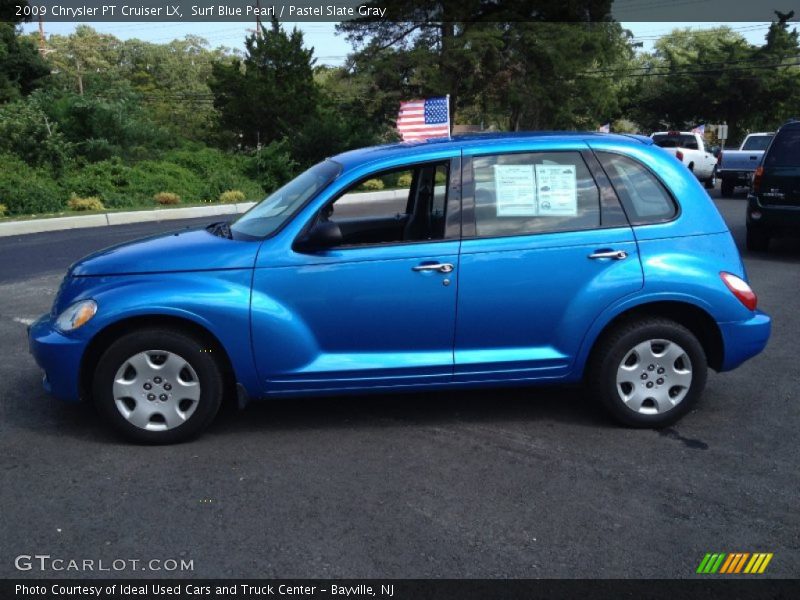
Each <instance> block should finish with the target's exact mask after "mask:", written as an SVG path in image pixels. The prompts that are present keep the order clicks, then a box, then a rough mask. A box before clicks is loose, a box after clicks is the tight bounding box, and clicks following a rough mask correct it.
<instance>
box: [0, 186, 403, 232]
mask: <svg viewBox="0 0 800 600" xmlns="http://www.w3.org/2000/svg"><path fill="white" fill-rule="evenodd" d="M348 196H352V197H348V198H347V201H348V204H358V203H361V202H374V201H387V200H389V201H391V200H396V199H398V198H405V197H407V196H408V191H407V190H385V191H375V192H359V193H354V194H348ZM255 205H256V202H238V203H236V204H215V205H212V206H190V207H189V208H157V209H155V210H132V211H126V212H110V213H102V214H99V215H83V216H74V217H53V218H51V219H30V220H28V221H9V222H8V223H0V237H8V236H11V235H26V234H29V233H45V232H48V231H63V230H65V229H84V228H87V227H108V226H109V225H128V224H130V223H146V222H149V221H170V220H174V219H193V218H196V217H213V216H217V215H233V214H240V213H243V212H245V211H247V210H250V208H251V207H253V206H255Z"/></svg>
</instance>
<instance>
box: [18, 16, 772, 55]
mask: <svg viewBox="0 0 800 600" xmlns="http://www.w3.org/2000/svg"><path fill="white" fill-rule="evenodd" d="M76 25H77V23H57V22H53V23H45V33H46V34H48V35H50V34H62V35H65V34H68V33H70V32H71V31H72V30H73V29H75V27H76ZM88 25H90V26H91V27H93V28H94V29H96V30H97V31H100V32H101V33H110V34H112V35H114V36H116V37H118V38H120V39H129V38H139V39H141V40H144V41H148V42H156V43H166V42H169V41H171V40H174V39H182V38H183V37H184V36H186V35H189V34H194V35H199V36H201V37H203V38H205V39H206V40H208V42H209V44H210V45H211V46H212V47H217V46H227V47H229V48H237V49H243V48H244V38H245V36H247V35H248V34H249V33H251V31H250V30H251V29H252V27H253V24H252V23H230V22H228V23H225V22H219V23H163V22H156V23H152V22H150V23H132V22H124V23H105V22H101V23H88ZM283 25H284V26H285V27H287V28H289V29H291V28H292V27H294V26H297V27H298V28H299V29H301V30H302V31H303V34H304V36H303V37H304V40H305V43H306V46H311V47H313V48H314V56H315V57H316V58H317V64H320V65H340V64H342V63H343V62H344V60H345V58H346V56H347V54H348V53H349V52H350V51H351V47H350V44H349V43H348V42H347V40H346V39H345V38H344V36H342V35H336V31H335V27H336V23H291V22H285V23H283ZM720 25H728V26H729V27H731V29H734V30H735V31H738V32H739V33H741V34H742V35H743V36H744V37H745V38H746V39H747V40H748V41H749V42H750V43H752V44H757V45H762V44H763V43H764V36H765V35H766V33H767V29H768V28H769V25H770V24H769V23H754V22H737V23H664V22H655V23H648V22H627V23H622V26H623V27H625V28H626V29H629V30H630V31H631V32H632V33H633V35H634V41H636V42H641V43H642V49H643V50H651V49H652V47H653V44H654V43H655V41H656V40H657V39H658V38H659V37H660V36H662V35H664V34H665V33H669V32H670V31H672V30H673V29H675V28H677V27H691V28H692V29H708V28H710V27H719V26H720ZM37 28H38V25H37V24H36V23H27V24H25V25H23V29H24V30H25V31H36V30H37Z"/></svg>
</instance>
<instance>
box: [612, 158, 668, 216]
mask: <svg viewBox="0 0 800 600" xmlns="http://www.w3.org/2000/svg"><path fill="white" fill-rule="evenodd" d="M597 158H598V160H599V161H600V164H601V165H603V169H605V171H606V173H607V174H608V177H609V179H610V180H611V185H613V186H614V189H615V190H616V192H617V195H618V196H619V199H620V201H621V202H622V206H623V207H624V208H625V212H626V213H627V214H628V219H629V220H630V222H631V225H645V224H648V223H660V222H663V221H669V220H670V219H672V218H673V217H674V216H675V215H676V214H677V211H678V208H677V206H676V205H675V201H674V200H673V199H672V196H670V194H669V192H668V191H667V190H666V188H665V187H664V185H663V184H662V183H661V181H659V179H658V178H657V177H656V176H655V175H653V173H651V172H650V170H649V169H648V168H647V167H645V166H644V165H643V164H641V163H640V162H638V161H636V160H634V159H632V158H629V157H627V156H622V155H620V154H612V153H609V152H598V153H597Z"/></svg>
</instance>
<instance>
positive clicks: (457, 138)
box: [331, 131, 653, 170]
mask: <svg viewBox="0 0 800 600" xmlns="http://www.w3.org/2000/svg"><path fill="white" fill-rule="evenodd" d="M598 139H602V140H607V141H613V142H618V143H620V144H625V145H630V144H634V145H639V144H647V145H650V144H652V143H653V140H651V139H650V138H649V137H647V136H643V135H635V134H616V133H599V132H594V131H531V132H515V133H476V134H468V135H454V136H451V137H446V138H434V139H429V140H422V141H415V142H395V143H392V144H384V145H381V146H370V147H367V148H359V149H357V150H350V151H348V152H343V153H341V154H338V155H336V156H333V157H331V160H334V161H336V162H337V163H339V164H340V165H342V166H343V167H344V169H345V170H348V169H350V168H353V167H357V166H360V165H363V164H366V163H371V162H375V161H377V160H381V159H385V158H397V159H402V158H405V157H413V156H415V155H417V154H425V153H427V152H430V151H436V150H442V151H447V150H456V149H461V148H476V147H478V148H481V149H484V148H485V149H486V150H491V149H492V148H493V147H499V146H502V145H503V144H505V143H507V142H510V141H513V142H517V143H523V144H524V143H525V142H542V141H549V142H553V143H558V142H565V141H572V142H575V141H586V142H589V141H592V140H598Z"/></svg>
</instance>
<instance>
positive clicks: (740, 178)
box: [717, 169, 753, 185]
mask: <svg viewBox="0 0 800 600" xmlns="http://www.w3.org/2000/svg"><path fill="white" fill-rule="evenodd" d="M752 175H753V171H738V170H735V169H717V177H719V178H720V179H722V180H723V181H736V182H738V183H740V184H742V185H744V184H746V183H749V182H750V177H751V176H752Z"/></svg>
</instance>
